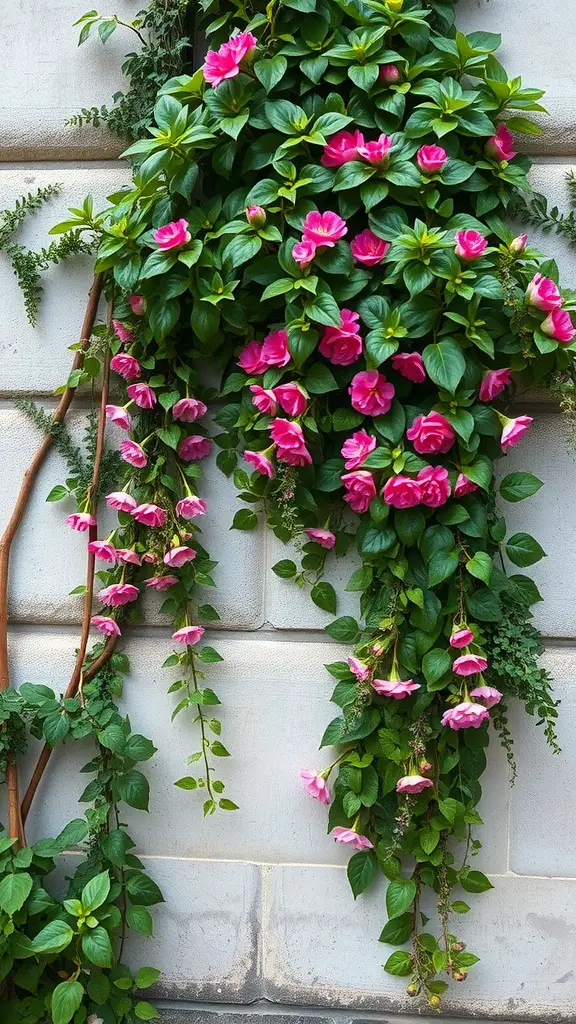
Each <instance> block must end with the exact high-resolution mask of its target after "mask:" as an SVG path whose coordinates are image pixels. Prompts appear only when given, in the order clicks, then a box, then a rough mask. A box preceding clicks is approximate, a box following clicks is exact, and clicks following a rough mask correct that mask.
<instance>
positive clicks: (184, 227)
mask: <svg viewBox="0 0 576 1024" xmlns="http://www.w3.org/2000/svg"><path fill="white" fill-rule="evenodd" d="M191 238H192V235H191V234H190V232H189V231H188V221H187V220H184V218H183V217H181V218H180V220H173V221H171V222H170V224H164V225H163V227H161V228H158V230H157V231H155V232H154V241H155V242H156V244H157V246H158V248H159V249H162V250H163V251H165V250H168V249H177V248H179V247H180V246H182V245H187V244H188V242H189V241H190V239H191Z"/></svg>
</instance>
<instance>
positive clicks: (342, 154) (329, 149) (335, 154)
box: [320, 130, 364, 167]
mask: <svg viewBox="0 0 576 1024" xmlns="http://www.w3.org/2000/svg"><path fill="white" fill-rule="evenodd" d="M363 145H364V136H363V135H362V132H359V131H357V130H356V131H353V132H338V133H337V135H333V136H332V138H331V139H330V142H329V143H328V145H327V146H325V147H324V152H323V153H322V157H321V160H320V163H321V164H322V165H323V166H324V167H341V166H342V164H347V163H349V162H350V160H357V159H358V146H363Z"/></svg>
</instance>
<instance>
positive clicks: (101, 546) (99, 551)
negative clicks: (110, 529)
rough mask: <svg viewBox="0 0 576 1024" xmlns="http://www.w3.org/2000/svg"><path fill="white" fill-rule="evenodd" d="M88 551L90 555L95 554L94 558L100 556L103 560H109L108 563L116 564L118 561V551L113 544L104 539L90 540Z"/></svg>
mask: <svg viewBox="0 0 576 1024" xmlns="http://www.w3.org/2000/svg"><path fill="white" fill-rule="evenodd" d="M88 551H89V552H90V554H91V555H95V556H96V558H100V559H101V560H102V561H103V562H109V563H110V565H116V562H117V561H118V552H117V551H116V548H115V547H114V545H113V544H109V543H108V542H107V541H105V540H92V541H90V543H89V545H88Z"/></svg>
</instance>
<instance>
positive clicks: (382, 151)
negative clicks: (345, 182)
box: [358, 133, 392, 164]
mask: <svg viewBox="0 0 576 1024" xmlns="http://www.w3.org/2000/svg"><path fill="white" fill-rule="evenodd" d="M391 149H392V139H391V138H390V136H389V135H385V134H384V133H382V135H379V136H378V138H377V139H376V141H375V142H366V143H365V144H364V145H363V146H358V156H361V157H362V158H363V159H364V160H367V161H368V163H370V164H384V163H385V162H386V161H387V160H388V157H389V154H390V150H391Z"/></svg>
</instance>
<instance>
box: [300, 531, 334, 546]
mask: <svg viewBox="0 0 576 1024" xmlns="http://www.w3.org/2000/svg"><path fill="white" fill-rule="evenodd" d="M304 533H305V534H306V535H307V536H308V537H310V540H313V541H315V542H316V544H319V545H320V547H322V548H326V550H327V551H331V550H332V548H333V547H334V545H335V543H336V537H335V536H334V534H333V533H332V531H331V530H322V529H320V528H319V527H316V526H310V527H309V528H308V529H307V530H304Z"/></svg>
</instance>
